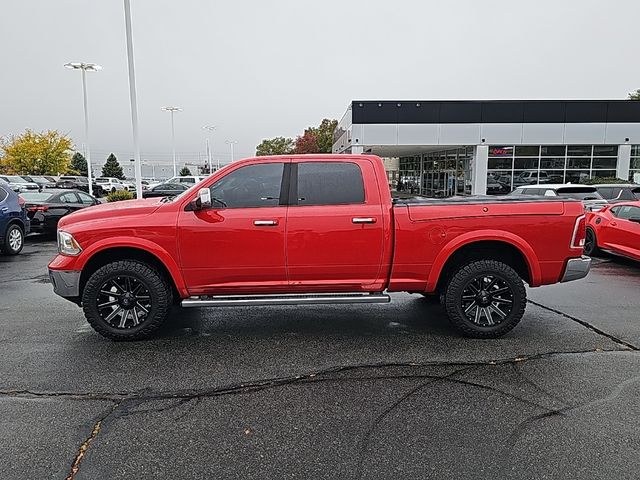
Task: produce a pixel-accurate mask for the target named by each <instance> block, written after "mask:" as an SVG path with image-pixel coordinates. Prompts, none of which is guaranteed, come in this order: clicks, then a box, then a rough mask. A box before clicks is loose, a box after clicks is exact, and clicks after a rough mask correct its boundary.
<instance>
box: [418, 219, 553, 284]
mask: <svg viewBox="0 0 640 480" xmlns="http://www.w3.org/2000/svg"><path fill="white" fill-rule="evenodd" d="M484 241H494V242H502V243H508V244H509V245H511V246H513V247H515V248H516V249H518V251H519V252H520V253H521V254H522V256H523V257H524V260H525V263H526V264H527V268H528V270H529V277H530V279H531V282H530V285H531V286H532V287H533V286H536V285H540V282H541V277H542V272H541V271H540V262H539V260H538V256H537V255H536V253H535V252H534V250H533V248H532V247H531V245H529V244H528V243H527V242H526V241H525V240H524V239H523V238H522V237H519V236H518V235H515V234H513V233H511V232H505V231H502V230H476V231H473V232H467V233H465V234H463V235H460V236H459V237H456V238H454V239H453V240H451V241H450V242H449V243H447V244H446V245H445V246H444V247H443V248H442V249H441V250H440V253H438V255H437V257H436V259H435V260H434V262H433V265H432V267H431V271H430V272H429V278H428V279H427V290H426V291H427V292H433V291H435V289H436V286H437V285H438V280H439V279H440V275H441V273H442V270H443V268H444V266H445V264H446V263H447V260H449V258H451V256H452V255H453V254H454V253H455V252H457V251H458V250H459V249H460V248H462V247H464V246H466V245H469V244H471V243H476V242H484Z"/></svg>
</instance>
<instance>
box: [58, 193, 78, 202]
mask: <svg viewBox="0 0 640 480" xmlns="http://www.w3.org/2000/svg"><path fill="white" fill-rule="evenodd" d="M60 203H80V202H79V201H78V197H76V194H75V193H73V192H68V193H63V194H62V195H60Z"/></svg>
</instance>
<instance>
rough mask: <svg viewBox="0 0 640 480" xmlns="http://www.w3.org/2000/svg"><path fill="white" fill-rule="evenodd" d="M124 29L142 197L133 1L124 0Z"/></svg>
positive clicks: (139, 191)
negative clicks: (132, 20)
mask: <svg viewBox="0 0 640 480" xmlns="http://www.w3.org/2000/svg"><path fill="white" fill-rule="evenodd" d="M124 29H125V35H126V38H127V66H128V70H129V101H130V103H131V130H132V133H133V158H134V160H135V165H134V167H135V172H136V195H137V198H142V165H141V162H142V160H141V159H140V138H139V135H138V100H137V96H136V70H135V65H134V61H133V36H132V34H131V1H130V0H124Z"/></svg>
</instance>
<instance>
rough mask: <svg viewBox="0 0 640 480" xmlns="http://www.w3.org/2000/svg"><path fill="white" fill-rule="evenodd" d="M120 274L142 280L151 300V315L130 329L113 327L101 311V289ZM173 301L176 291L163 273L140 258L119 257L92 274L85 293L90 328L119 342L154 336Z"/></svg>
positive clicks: (83, 306)
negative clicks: (99, 306)
mask: <svg viewBox="0 0 640 480" xmlns="http://www.w3.org/2000/svg"><path fill="white" fill-rule="evenodd" d="M119 275H122V276H128V277H132V278H134V279H136V280H138V281H139V282H142V283H143V284H144V286H145V287H146V288H147V290H148V292H149V297H150V301H151V309H150V310H149V314H148V317H147V318H146V319H145V320H144V321H143V322H142V323H141V324H140V325H137V326H133V327H130V328H127V329H121V328H116V327H114V326H112V325H111V324H110V323H109V322H106V321H105V319H103V318H102V316H101V315H100V312H99V310H98V303H97V302H98V295H99V293H100V289H101V288H102V287H103V286H104V285H105V283H106V282H108V281H109V280H111V279H114V278H117V277H118V276H119ZM172 302H173V292H172V289H171V287H170V285H169V284H168V283H167V280H166V278H165V277H164V275H162V274H161V273H160V272H158V271H157V270H156V269H155V268H154V267H152V266H150V265H148V264H146V263H144V262H141V261H138V260H118V261H116V262H112V263H108V264H107V265H104V266H103V267H100V268H99V269H98V270H96V271H95V272H94V273H93V274H92V275H91V277H89V280H88V281H87V283H86V285H85V287H84V290H83V292H82V308H83V310H84V314H85V317H86V319H87V321H88V322H89V324H90V325H91V327H93V329H94V330H95V331H96V332H98V333H99V334H100V335H102V336H104V337H107V338H110V339H111V340H118V341H132V340H143V339H146V338H149V337H150V336H152V335H153V333H154V332H155V331H156V330H158V328H160V326H161V325H162V324H163V323H164V322H165V320H166V319H167V317H168V315H169V310H170V308H171V305H172Z"/></svg>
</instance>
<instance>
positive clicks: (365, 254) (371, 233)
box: [287, 160, 386, 292]
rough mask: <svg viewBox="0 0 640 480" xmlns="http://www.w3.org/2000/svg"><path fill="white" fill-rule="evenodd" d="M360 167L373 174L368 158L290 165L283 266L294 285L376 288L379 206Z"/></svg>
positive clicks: (304, 287)
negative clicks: (286, 268) (364, 179)
mask: <svg viewBox="0 0 640 480" xmlns="http://www.w3.org/2000/svg"><path fill="white" fill-rule="evenodd" d="M363 170H366V172H365V173H366V176H367V178H371V179H373V178H376V176H375V171H374V168H373V165H372V164H371V162H369V161H362V162H357V163H356V162H347V161H345V162H343V161H322V160H319V161H305V162H300V163H292V168H291V191H290V194H289V195H290V202H291V205H290V207H289V212H288V215H287V265H288V272H289V282H290V285H291V286H292V288H293V289H296V290H301V291H322V290H324V291H333V292H337V291H358V290H368V289H375V288H377V287H376V282H377V281H378V280H379V279H380V278H381V271H380V270H381V265H382V255H383V249H384V240H385V239H384V222H383V218H382V205H381V200H380V195H379V193H378V190H377V188H371V189H367V190H365V186H364V182H363ZM384 188H386V185H385V186H384ZM378 283H379V282H378Z"/></svg>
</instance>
